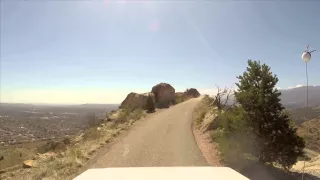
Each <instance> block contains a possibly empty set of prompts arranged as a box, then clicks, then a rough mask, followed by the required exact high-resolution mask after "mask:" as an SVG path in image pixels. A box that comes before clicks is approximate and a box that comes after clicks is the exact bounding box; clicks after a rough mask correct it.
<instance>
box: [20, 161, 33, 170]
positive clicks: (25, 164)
mask: <svg viewBox="0 0 320 180" xmlns="http://www.w3.org/2000/svg"><path fill="white" fill-rule="evenodd" d="M22 167H23V168H32V167H36V161H34V160H26V161H23V164H22Z"/></svg>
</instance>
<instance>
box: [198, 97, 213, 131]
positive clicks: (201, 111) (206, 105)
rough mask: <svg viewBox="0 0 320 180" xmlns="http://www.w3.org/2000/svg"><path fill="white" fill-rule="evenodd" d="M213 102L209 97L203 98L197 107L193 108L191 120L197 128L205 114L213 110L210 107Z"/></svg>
mask: <svg viewBox="0 0 320 180" xmlns="http://www.w3.org/2000/svg"><path fill="white" fill-rule="evenodd" d="M212 102H213V99H212V98H210V97H209V96H205V97H204V98H203V99H202V100H201V102H200V103H199V105H198V106H197V107H196V108H195V110H194V113H193V119H194V120H195V122H196V125H197V126H199V125H201V123H202V122H203V120H204V118H205V116H206V114H207V112H209V111H210V110H211V109H213V106H211V103H212Z"/></svg>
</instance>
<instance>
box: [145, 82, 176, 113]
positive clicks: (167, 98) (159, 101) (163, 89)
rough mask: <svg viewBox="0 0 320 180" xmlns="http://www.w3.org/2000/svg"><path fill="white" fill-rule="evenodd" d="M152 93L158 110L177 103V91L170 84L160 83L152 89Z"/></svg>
mask: <svg viewBox="0 0 320 180" xmlns="http://www.w3.org/2000/svg"><path fill="white" fill-rule="evenodd" d="M151 92H152V93H153V94H154V96H155V102H156V107H158V108H167V107H169V106H170V105H171V104H174V102H175V89H174V88H173V87H172V86H171V85H170V84H167V83H159V84H157V85H155V86H153V87H152V90H151Z"/></svg>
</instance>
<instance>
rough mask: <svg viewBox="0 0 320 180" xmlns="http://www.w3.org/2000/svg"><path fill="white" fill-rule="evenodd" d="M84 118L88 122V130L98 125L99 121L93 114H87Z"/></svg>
mask: <svg viewBox="0 0 320 180" xmlns="http://www.w3.org/2000/svg"><path fill="white" fill-rule="evenodd" d="M85 118H86V120H87V122H88V126H89V128H90V127H95V126H98V125H99V119H98V118H97V117H96V115H95V114H94V113H87V114H86V116H85Z"/></svg>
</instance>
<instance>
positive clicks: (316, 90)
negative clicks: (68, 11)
mask: <svg viewBox="0 0 320 180" xmlns="http://www.w3.org/2000/svg"><path fill="white" fill-rule="evenodd" d="M308 89H309V90H308V92H309V98H308V99H309V107H316V106H320V86H309V88H308ZM280 92H281V102H282V104H284V105H285V106H286V107H287V108H302V107H305V106H306V86H302V87H297V88H292V89H284V90H280Z"/></svg>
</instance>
